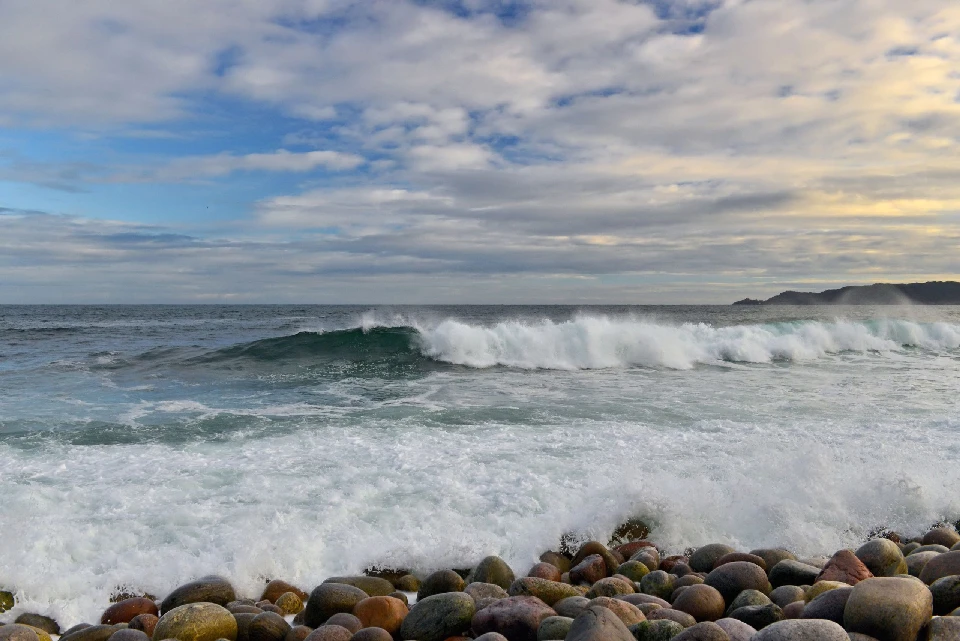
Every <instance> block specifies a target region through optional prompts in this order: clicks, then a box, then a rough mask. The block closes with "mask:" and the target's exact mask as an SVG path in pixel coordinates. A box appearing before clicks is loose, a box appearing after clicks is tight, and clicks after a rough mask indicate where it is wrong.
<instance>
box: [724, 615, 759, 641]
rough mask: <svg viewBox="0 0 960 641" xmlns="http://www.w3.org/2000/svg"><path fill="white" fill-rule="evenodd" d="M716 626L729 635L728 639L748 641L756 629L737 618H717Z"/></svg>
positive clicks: (731, 640)
mask: <svg viewBox="0 0 960 641" xmlns="http://www.w3.org/2000/svg"><path fill="white" fill-rule="evenodd" d="M715 623H716V624H717V627H719V628H721V629H723V631H724V632H726V633H727V636H728V637H730V641H750V639H751V638H752V637H753V635H754V634H756V633H757V630H756V629H755V628H754V627H753V626H752V625H748V624H746V623H744V622H743V621H740V620H738V619H718V620H717V621H716V622H715Z"/></svg>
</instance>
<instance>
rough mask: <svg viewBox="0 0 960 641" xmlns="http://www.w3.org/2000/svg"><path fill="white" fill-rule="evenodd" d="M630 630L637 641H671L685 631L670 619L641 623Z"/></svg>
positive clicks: (632, 626)
mask: <svg viewBox="0 0 960 641" xmlns="http://www.w3.org/2000/svg"><path fill="white" fill-rule="evenodd" d="M628 629H629V630H630V633H631V634H632V635H633V638H634V639H636V641H669V640H670V639H673V638H674V637H676V636H677V635H678V634H680V633H681V632H683V630H684V628H683V626H682V625H680V624H679V623H677V622H676V621H670V620H668V619H660V620H656V621H641V622H640V623H635V624H633V625H631V626H630V627H629V628H628Z"/></svg>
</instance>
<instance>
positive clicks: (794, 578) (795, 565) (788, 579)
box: [770, 550, 899, 588]
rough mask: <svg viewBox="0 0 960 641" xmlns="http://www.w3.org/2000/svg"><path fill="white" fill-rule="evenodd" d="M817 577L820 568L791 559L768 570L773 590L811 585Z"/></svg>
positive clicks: (780, 562)
mask: <svg viewBox="0 0 960 641" xmlns="http://www.w3.org/2000/svg"><path fill="white" fill-rule="evenodd" d="M898 551H899V550H898ZM819 575H820V568H817V567H814V566H812V565H807V564H806V563H801V562H800V561H795V560H793V559H784V560H783V561H779V562H778V563H777V564H776V565H775V566H773V568H772V569H771V570H770V584H771V585H772V586H773V587H775V588H779V587H780V586H781V585H811V584H812V583H813V582H814V581H816V580H817V577H818V576H819Z"/></svg>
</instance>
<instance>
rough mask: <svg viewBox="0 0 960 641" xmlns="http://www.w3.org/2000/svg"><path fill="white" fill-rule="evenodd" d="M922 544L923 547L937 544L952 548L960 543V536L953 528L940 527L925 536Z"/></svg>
mask: <svg viewBox="0 0 960 641" xmlns="http://www.w3.org/2000/svg"><path fill="white" fill-rule="evenodd" d="M920 543H921V544H923V545H930V544H936V545H942V546H944V547H946V548H951V547H953V546H954V545H957V544H958V543H960V535H958V534H957V532H956V531H955V530H954V529H953V528H948V527H938V528H933V529H932V530H930V531H929V532H927V533H926V534H924V535H923V539H921V541H920Z"/></svg>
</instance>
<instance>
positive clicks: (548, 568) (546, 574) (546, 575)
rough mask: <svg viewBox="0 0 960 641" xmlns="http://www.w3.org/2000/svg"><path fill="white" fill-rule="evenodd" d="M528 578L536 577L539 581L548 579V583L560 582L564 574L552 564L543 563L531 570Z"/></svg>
mask: <svg viewBox="0 0 960 641" xmlns="http://www.w3.org/2000/svg"><path fill="white" fill-rule="evenodd" d="M527 576H531V577H536V578H538V579H547V580H548V581H559V580H560V577H561V576H562V573H561V572H560V569H559V568H558V567H557V566H555V565H553V564H552V563H544V562H543V561H541V562H540V563H537V564H536V565H534V566H533V567H532V568H530V571H529V572H527ZM508 587H509V586H508Z"/></svg>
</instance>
